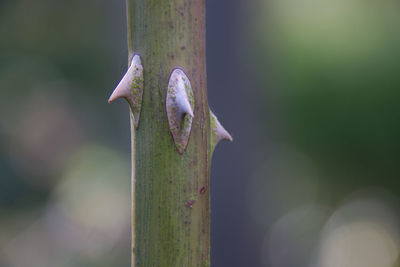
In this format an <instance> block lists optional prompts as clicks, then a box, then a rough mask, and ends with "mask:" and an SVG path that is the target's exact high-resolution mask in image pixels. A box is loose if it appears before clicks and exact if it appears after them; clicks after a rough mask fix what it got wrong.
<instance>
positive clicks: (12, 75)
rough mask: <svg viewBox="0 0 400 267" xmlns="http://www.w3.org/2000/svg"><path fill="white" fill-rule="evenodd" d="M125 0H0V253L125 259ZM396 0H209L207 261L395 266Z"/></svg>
mask: <svg viewBox="0 0 400 267" xmlns="http://www.w3.org/2000/svg"><path fill="white" fill-rule="evenodd" d="M125 14H126V13H125V1H122V0H121V1H107V0H96V1H95V0H86V1H78V0H70V1H51V0H37V1H28V0H13V1H11V0H0V90H1V93H2V94H1V97H0V114H1V115H0V266H1V267H26V266H30V267H54V266H55V267H75V266H77V267H81V266H82V267H91V266H93V267H94V266H96V267H98V266H100V267H101V266H104V267H106V266H107V267H109V266H129V262H130V253H129V246H130V245H129V242H130V234H129V231H130V229H129V220H130V206H129V205H130V203H129V201H130V196H129V194H130V190H129V173H130V151H129V150H130V145H129V142H130V137H129V134H130V133H129V113H128V106H127V105H126V104H125V103H122V102H121V103H116V104H114V105H108V104H107V103H106V99H107V98H108V96H109V94H110V93H111V92H112V90H113V88H114V86H115V85H116V84H117V82H118V81H119V79H120V78H121V77H122V75H123V73H124V72H125V70H126V64H127V47H126V26H125V24H126V18H125ZM399 25H400V3H399V2H398V1H396V0H380V1H374V0H335V1H328V0H247V1H240V0H220V1H208V2H207V64H208V65H207V68H208V96H209V104H210V107H211V109H212V110H213V111H214V113H215V114H216V115H217V116H218V118H219V120H220V121H221V122H222V123H223V125H224V126H225V128H226V129H228V130H229V131H230V132H231V134H232V135H233V137H234V142H233V143H223V144H220V145H219V146H218V147H217V148H216V151H215V153H214V157H213V165H212V173H211V199H212V202H211V205H212V224H211V230H212V233H211V240H212V250H211V254H212V255H211V265H212V266H215V267H225V266H229V267H247V266H251V267H264V266H267V267H293V266H296V267H359V266H360V267H398V266H400V258H399V251H400V223H399V215H400V213H399V212H400V206H399V196H400V181H399V178H400V177H399V176H400V175H399V173H400V164H399V163H400V141H399V138H400V126H399V122H400V105H399V104H398V99H400V90H399V89H400V88H399V87H400V75H399V73H400V53H399V47H400V27H399Z"/></svg>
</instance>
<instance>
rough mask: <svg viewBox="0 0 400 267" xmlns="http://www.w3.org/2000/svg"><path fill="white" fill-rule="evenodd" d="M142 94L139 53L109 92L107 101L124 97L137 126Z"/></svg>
mask: <svg viewBox="0 0 400 267" xmlns="http://www.w3.org/2000/svg"><path fill="white" fill-rule="evenodd" d="M142 95H143V66H142V63H141V60H140V56H139V55H135V56H134V57H133V59H132V63H131V65H130V66H129V68H128V70H127V71H126V73H125V75H124V77H122V79H121V81H120V82H119V84H118V85H117V87H116V88H115V90H114V91H113V93H112V94H111V96H110V98H109V99H108V103H112V102H113V101H115V100H116V99H118V98H125V99H126V100H127V101H128V103H129V105H130V107H131V109H132V112H133V115H134V119H135V126H136V128H137V126H138V123H139V117H140V110H141V106H142Z"/></svg>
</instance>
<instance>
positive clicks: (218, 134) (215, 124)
mask: <svg viewBox="0 0 400 267" xmlns="http://www.w3.org/2000/svg"><path fill="white" fill-rule="evenodd" d="M210 118H211V131H212V132H211V145H212V150H214V148H215V146H216V145H217V144H218V143H219V142H221V141H222V140H228V141H230V142H232V141H233V138H232V136H231V135H230V134H229V133H228V131H227V130H225V128H224V127H223V126H222V125H221V123H220V122H219V121H218V119H217V117H216V116H215V114H214V113H213V112H212V111H211V110H210Z"/></svg>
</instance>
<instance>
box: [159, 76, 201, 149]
mask: <svg viewBox="0 0 400 267" xmlns="http://www.w3.org/2000/svg"><path fill="white" fill-rule="evenodd" d="M166 104H167V116H168V123H169V129H170V131H171V133H172V136H173V138H174V142H175V146H176V148H177V150H178V151H179V153H180V154H182V153H183V152H184V151H185V149H186V146H187V143H188V140H189V135H190V131H191V129H192V120H193V117H194V114H193V106H194V100H193V92H192V86H191V84H190V81H189V78H188V77H187V76H186V74H185V73H184V72H183V70H181V69H178V68H176V69H174V70H173V71H172V73H171V76H170V78H169V83H168V90H167V100H166ZM185 115H188V116H187V117H185Z"/></svg>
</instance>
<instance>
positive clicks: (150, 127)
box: [127, 0, 211, 267]
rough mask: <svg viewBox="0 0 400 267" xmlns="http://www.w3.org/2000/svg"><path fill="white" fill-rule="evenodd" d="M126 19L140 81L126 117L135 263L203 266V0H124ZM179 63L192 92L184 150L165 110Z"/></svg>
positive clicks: (206, 221)
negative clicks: (134, 111)
mask: <svg viewBox="0 0 400 267" xmlns="http://www.w3.org/2000/svg"><path fill="white" fill-rule="evenodd" d="M127 17H128V50H129V62H130V61H131V59H132V57H133V55H134V54H139V55H140V57H141V59H142V65H143V78H144V81H143V84H144V90H143V100H142V109H141V115H140V118H134V117H133V116H131V120H132V121H131V125H132V126H131V129H132V245H133V247H132V266H158V267H162V266H168V267H171V266H208V265H209V251H210V207H209V204H210V202H209V190H208V185H209V161H210V140H211V139H210V138H211V135H210V117H209V116H210V115H209V108H208V103H207V88H206V64H205V0H197V1H193V0H168V1H165V0H127ZM176 67H180V68H181V69H182V70H183V71H184V72H185V73H186V75H187V77H188V78H189V80H190V83H191V85H192V90H193V97H194V110H193V113H194V117H193V123H192V128H191V133H190V138H189V142H188V145H187V148H186V150H185V151H184V153H183V154H180V153H178V151H177V149H176V147H175V144H174V140H173V138H172V135H171V132H170V129H169V124H168V119H167V113H166V94H167V89H168V81H169V77H170V74H171V72H172V70H173V69H174V68H176ZM135 120H139V124H138V127H137V128H136V130H135V126H134V125H135ZM135 131H136V132H135Z"/></svg>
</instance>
